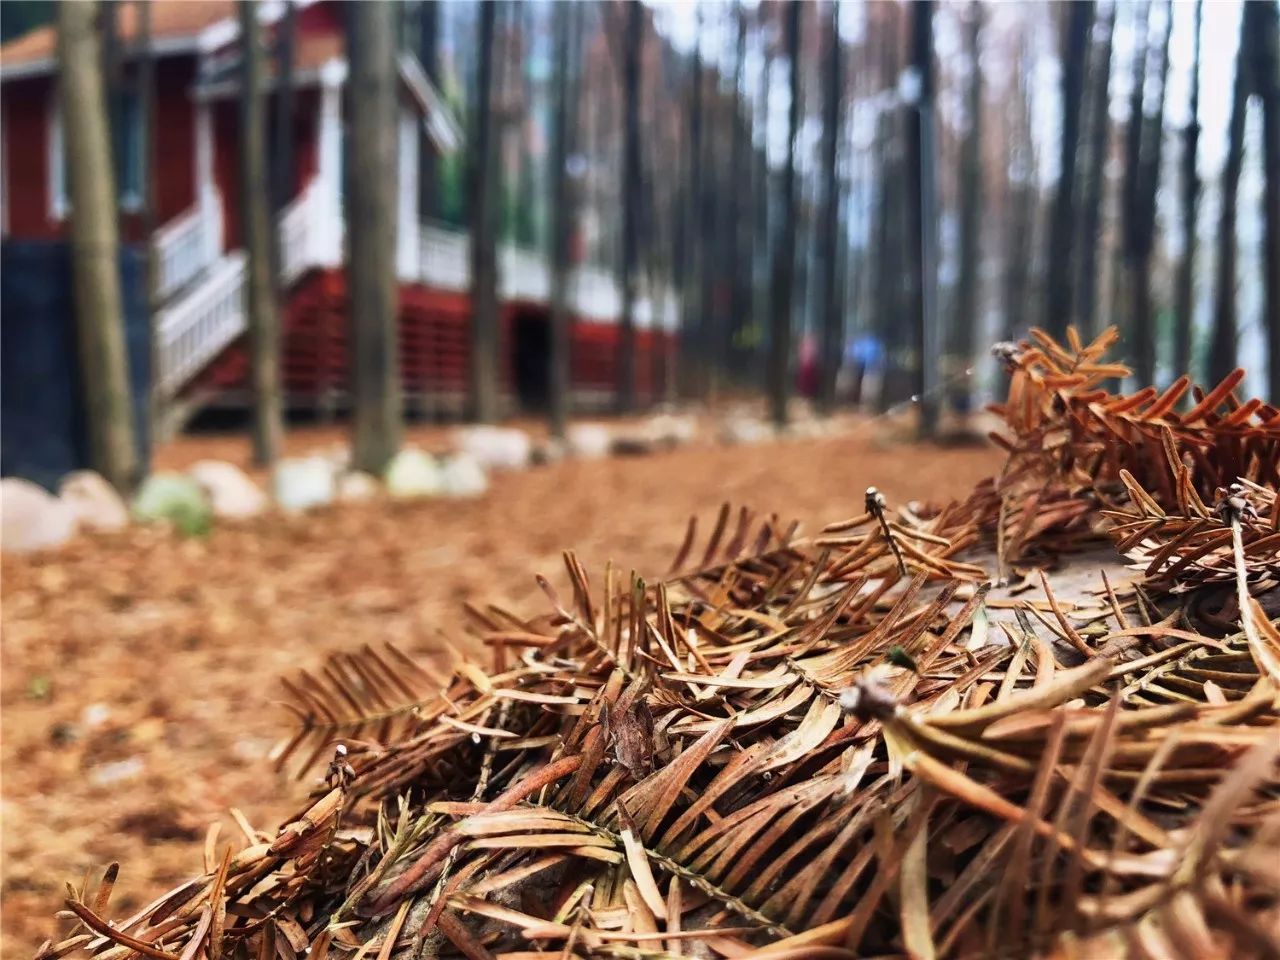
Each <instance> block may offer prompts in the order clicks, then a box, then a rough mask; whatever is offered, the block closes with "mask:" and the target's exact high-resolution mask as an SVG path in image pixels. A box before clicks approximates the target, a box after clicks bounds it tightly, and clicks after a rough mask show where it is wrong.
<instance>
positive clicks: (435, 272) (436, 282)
mask: <svg viewBox="0 0 1280 960" xmlns="http://www.w3.org/2000/svg"><path fill="white" fill-rule="evenodd" d="M418 256H419V257H420V259H421V262H422V267H421V271H420V272H419V274H418V275H419V277H420V278H421V280H422V282H423V283H425V284H427V285H428V286H432V287H439V288H440V289H441V290H466V289H467V287H469V286H470V285H471V242H470V239H469V238H468V236H467V234H466V233H464V232H462V231H461V230H454V229H451V228H450V227H446V226H444V225H442V224H438V223H424V224H423V225H422V233H421V237H420V239H419V242H418Z"/></svg>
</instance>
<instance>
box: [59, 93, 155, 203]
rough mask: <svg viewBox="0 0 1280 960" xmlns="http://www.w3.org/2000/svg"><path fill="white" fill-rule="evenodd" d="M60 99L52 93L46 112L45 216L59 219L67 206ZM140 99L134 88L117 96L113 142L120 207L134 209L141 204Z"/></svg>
mask: <svg viewBox="0 0 1280 960" xmlns="http://www.w3.org/2000/svg"><path fill="white" fill-rule="evenodd" d="M62 119H63V116H62V102H61V100H60V99H59V98H58V96H57V95H56V93H55V95H54V97H53V105H52V107H51V109H50V113H49V215H50V216H51V217H52V218H53V219H54V220H61V219H63V218H64V217H65V216H66V215H67V213H68V211H69V210H70V209H71V203H70V200H69V193H68V190H67V150H66V139H65V133H64V131H63V126H62ZM142 134H143V129H142V98H141V96H140V95H139V93H138V91H137V90H129V91H126V92H125V94H124V95H123V96H122V97H121V98H120V135H119V138H118V139H117V140H116V141H115V150H114V151H113V152H114V153H115V155H116V158H117V160H116V163H117V166H118V168H119V169H118V173H117V177H116V182H117V183H118V184H119V187H120V189H119V194H118V199H119V202H120V206H121V207H122V208H123V209H125V210H129V211H135V210H138V209H139V208H141V206H142V177H143V173H144V163H143V143H142Z"/></svg>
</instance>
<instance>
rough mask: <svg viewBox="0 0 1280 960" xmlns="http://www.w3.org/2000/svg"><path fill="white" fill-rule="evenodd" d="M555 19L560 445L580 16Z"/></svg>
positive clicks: (552, 380) (557, 12)
mask: <svg viewBox="0 0 1280 960" xmlns="http://www.w3.org/2000/svg"><path fill="white" fill-rule="evenodd" d="M553 11H554V17H555V63H554V65H553V69H554V71H555V75H554V80H553V84H554V86H553V91H554V92H553V96H554V98H555V99H554V104H553V113H552V122H551V158H550V174H551V178H550V185H551V203H550V215H551V217H550V219H551V222H550V231H551V349H550V351H549V355H548V360H549V362H550V365H551V372H550V377H549V379H548V386H549V388H550V396H549V397H548V401H549V402H548V414H549V418H550V426H551V435H552V436H553V437H556V438H557V439H561V440H563V439H564V437H565V431H566V429H567V427H568V424H569V391H570V383H569V373H570V370H569V346H570V333H571V322H572V321H571V318H570V315H569V303H568V291H569V238H570V233H571V231H572V229H573V222H574V209H573V199H574V192H573V186H572V185H571V184H570V183H569V174H568V165H569V157H570V155H571V151H572V147H571V145H570V139H571V137H572V130H573V128H574V126H575V124H574V118H575V117H576V115H577V98H576V96H575V94H576V92H577V87H576V84H575V83H574V81H573V72H574V70H575V68H576V64H577V58H576V56H575V50H576V47H577V43H576V42H575V40H576V35H577V32H578V25H579V23H580V14H579V12H578V8H577V6H576V5H574V4H571V3H557V4H556V5H555V6H554V8H553Z"/></svg>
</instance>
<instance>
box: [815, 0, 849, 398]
mask: <svg viewBox="0 0 1280 960" xmlns="http://www.w3.org/2000/svg"><path fill="white" fill-rule="evenodd" d="M841 53H842V50H841V46H840V8H839V6H838V5H837V4H834V3H833V4H831V7H830V22H829V23H828V26H827V62H826V71H825V72H826V83H825V90H824V92H823V117H822V177H823V187H822V224H821V231H822V235H821V237H820V238H819V241H818V262H817V267H818V270H819V274H818V276H819V280H818V286H817V290H818V309H819V310H820V311H821V317H822V321H821V330H822V340H821V344H822V345H821V348H820V350H819V354H818V362H819V370H820V381H819V387H818V407H819V409H820V410H821V411H822V412H823V413H830V412H831V411H832V410H833V409H834V408H835V405H836V375H837V374H838V373H839V372H840V361H841V360H842V359H843V358H844V310H843V307H844V304H843V302H842V298H841V296H840V288H839V267H838V262H839V257H840V249H841V244H840V182H839V179H838V177H837V174H838V171H837V167H836V157H837V146H838V145H839V138H840V115H841V111H842V97H841V94H842V93H843V87H842V80H841V62H840V59H841Z"/></svg>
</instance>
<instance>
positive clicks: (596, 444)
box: [565, 423, 613, 460]
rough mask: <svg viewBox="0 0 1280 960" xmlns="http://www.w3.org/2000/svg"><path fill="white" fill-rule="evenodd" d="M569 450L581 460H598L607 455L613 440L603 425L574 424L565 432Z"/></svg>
mask: <svg viewBox="0 0 1280 960" xmlns="http://www.w3.org/2000/svg"><path fill="white" fill-rule="evenodd" d="M565 434H566V439H567V440H568V441H569V450H570V451H571V452H572V454H573V455H574V456H575V457H578V458H580V459H582V460H599V459H601V458H602V457H607V456H608V455H609V450H610V448H611V446H612V444H613V438H612V437H611V436H610V435H609V428H608V427H606V426H605V425H604V424H603V423H574V424H571V425H570V426H569V429H568V430H567V431H565Z"/></svg>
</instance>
